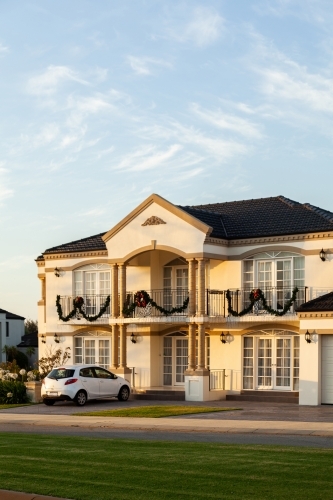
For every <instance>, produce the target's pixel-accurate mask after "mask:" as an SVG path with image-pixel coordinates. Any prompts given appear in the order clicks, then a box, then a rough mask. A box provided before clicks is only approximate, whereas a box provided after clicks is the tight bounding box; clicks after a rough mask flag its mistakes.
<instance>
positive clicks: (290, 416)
mask: <svg viewBox="0 0 333 500" xmlns="http://www.w3.org/2000/svg"><path fill="white" fill-rule="evenodd" d="M152 405H159V406H162V405H163V406H170V405H172V406H203V407H207V406H213V407H216V408H230V407H231V408H239V410H236V411H231V412H230V411H228V412H218V413H205V414H194V415H186V416H184V417H172V418H177V419H178V418H186V419H191V420H233V421H235V420H242V421H244V420H246V421H290V422H328V423H330V422H333V405H322V406H299V405H297V404H285V403H256V402H249V401H241V402H236V401H233V402H231V401H209V402H198V403H193V402H190V401H136V400H130V401H127V402H126V403H122V402H119V401H118V400H117V399H108V400H99V401H88V403H87V404H86V405H85V406H84V407H82V408H80V407H78V406H76V405H75V404H74V403H72V402H59V403H56V404H55V405H54V406H45V405H44V404H38V405H32V406H22V407H18V408H14V409H9V410H1V412H0V415H4V414H8V413H9V414H15V415H37V416H42V415H47V416H49V415H67V416H69V415H72V414H73V413H81V412H87V411H100V410H116V409H123V408H137V407H142V406H152ZM170 418H171V417H170ZM168 420H169V419H168Z"/></svg>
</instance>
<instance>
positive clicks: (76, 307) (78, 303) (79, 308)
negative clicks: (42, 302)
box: [56, 295, 110, 322]
mask: <svg viewBox="0 0 333 500" xmlns="http://www.w3.org/2000/svg"><path fill="white" fill-rule="evenodd" d="M109 305H110V295H108V296H107V297H106V300H105V302H104V304H103V306H102V307H101V309H100V311H99V313H98V314H96V315H95V316H88V315H87V314H86V313H85V311H84V309H83V306H84V299H83V297H79V296H77V297H75V299H73V309H72V311H71V312H70V313H69V314H67V316H63V314H62V307H61V304H60V295H57V300H56V307H57V313H58V317H59V319H60V320H61V321H64V322H67V321H69V320H70V319H72V318H74V316H76V317H77V319H81V316H82V317H83V318H84V319H86V320H87V321H89V322H92V321H96V320H97V319H98V318H100V317H101V316H102V315H103V314H104V313H105V312H106V310H107V308H108V307H109Z"/></svg>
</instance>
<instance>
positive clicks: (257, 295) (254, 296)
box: [226, 286, 298, 316]
mask: <svg viewBox="0 0 333 500" xmlns="http://www.w3.org/2000/svg"><path fill="white" fill-rule="evenodd" d="M297 293H298V288H297V286H296V287H295V288H294V289H293V293H292V296H291V298H290V299H289V300H288V301H287V302H286V303H285V305H284V308H283V309H282V311H278V310H277V309H273V308H272V307H270V306H268V305H267V301H266V298H265V295H264V293H263V291H262V290H260V288H257V289H255V290H252V291H251V293H250V294H249V299H250V305H249V306H248V307H245V308H244V309H243V310H242V311H240V312H239V313H238V312H237V311H235V310H234V309H233V308H232V307H231V293H230V290H227V293H226V298H227V301H228V313H229V314H231V316H244V315H245V314H248V313H249V312H250V311H251V310H252V308H253V306H254V304H255V302H258V301H259V300H261V301H262V308H263V309H264V310H265V311H266V312H268V314H273V315H274V316H284V315H285V314H286V313H287V312H288V311H289V310H290V308H291V306H292V305H293V303H294V302H295V300H296V297H297Z"/></svg>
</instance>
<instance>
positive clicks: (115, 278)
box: [111, 264, 119, 318]
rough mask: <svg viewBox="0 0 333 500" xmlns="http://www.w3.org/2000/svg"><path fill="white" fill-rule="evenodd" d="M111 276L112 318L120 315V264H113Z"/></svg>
mask: <svg viewBox="0 0 333 500" xmlns="http://www.w3.org/2000/svg"><path fill="white" fill-rule="evenodd" d="M111 278H112V286H111V300H112V306H111V313H112V318H117V317H118V315H119V305H118V265H117V264H112V265H111Z"/></svg>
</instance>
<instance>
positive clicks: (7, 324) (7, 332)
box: [6, 321, 9, 337]
mask: <svg viewBox="0 0 333 500" xmlns="http://www.w3.org/2000/svg"><path fill="white" fill-rule="evenodd" d="M6 337H9V321H6Z"/></svg>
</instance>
